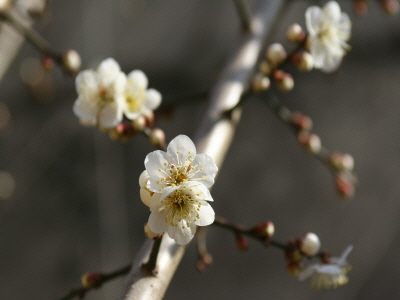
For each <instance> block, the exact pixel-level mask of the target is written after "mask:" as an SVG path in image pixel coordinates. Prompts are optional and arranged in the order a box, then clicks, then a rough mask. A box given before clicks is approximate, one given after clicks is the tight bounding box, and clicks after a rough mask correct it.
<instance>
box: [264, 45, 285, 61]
mask: <svg viewBox="0 0 400 300" xmlns="http://www.w3.org/2000/svg"><path fill="white" fill-rule="evenodd" d="M266 56H267V59H268V61H270V62H271V63H272V64H274V65H279V64H280V63H282V62H283V61H284V60H285V59H286V57H287V54H286V50H285V48H283V46H282V44H279V43H274V44H271V45H269V47H268V48H267V53H266Z"/></svg>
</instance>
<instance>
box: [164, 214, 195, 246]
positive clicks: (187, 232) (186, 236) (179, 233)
mask: <svg viewBox="0 0 400 300" xmlns="http://www.w3.org/2000/svg"><path fill="white" fill-rule="evenodd" d="M167 232H168V235H169V237H170V238H172V239H174V241H175V242H176V243H177V244H179V245H186V244H187V243H189V242H190V241H191V240H192V238H193V237H194V234H195V233H196V225H194V224H193V223H192V224H191V226H190V227H187V225H186V222H185V221H184V220H182V221H181V222H179V223H178V226H168V231H167Z"/></svg>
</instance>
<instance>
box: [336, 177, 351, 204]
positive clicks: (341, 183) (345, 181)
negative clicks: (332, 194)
mask: <svg viewBox="0 0 400 300" xmlns="http://www.w3.org/2000/svg"><path fill="white" fill-rule="evenodd" d="M353 181H354V179H352V178H351V177H350V176H349V174H347V173H344V172H341V173H339V174H337V175H336V178H335V183H336V189H337V191H338V193H339V195H340V196H342V197H343V198H349V197H353V196H354V194H355V187H354V182H353Z"/></svg>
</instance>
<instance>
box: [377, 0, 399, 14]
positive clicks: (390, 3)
mask: <svg viewBox="0 0 400 300" xmlns="http://www.w3.org/2000/svg"><path fill="white" fill-rule="evenodd" d="M381 5H382V7H383V9H384V10H385V11H386V12H387V13H388V14H390V15H395V14H397V13H398V12H399V10H400V4H399V2H398V1H397V0H382V1H381Z"/></svg>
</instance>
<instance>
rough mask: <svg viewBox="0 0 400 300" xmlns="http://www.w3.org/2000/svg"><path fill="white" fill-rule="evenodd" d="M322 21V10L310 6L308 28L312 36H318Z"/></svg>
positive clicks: (307, 12)
mask: <svg viewBox="0 0 400 300" xmlns="http://www.w3.org/2000/svg"><path fill="white" fill-rule="evenodd" d="M321 19H322V10H321V8H319V7H318V6H310V7H309V8H307V10H306V26H307V30H308V33H309V34H310V35H311V36H314V35H316V34H318V31H319V25H320V23H321Z"/></svg>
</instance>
